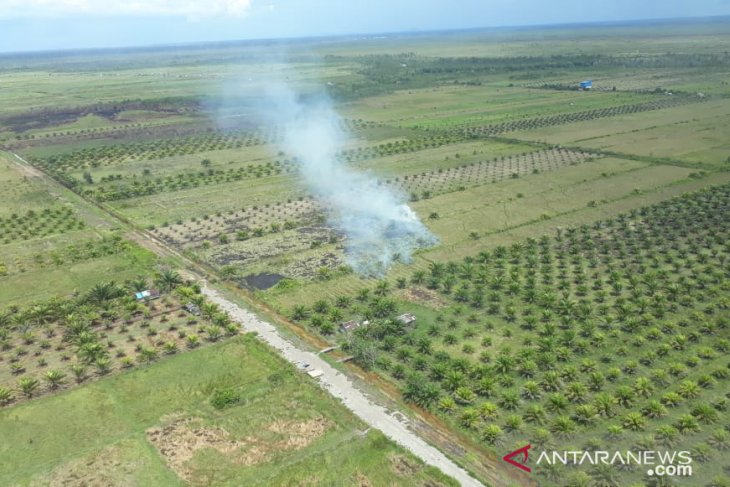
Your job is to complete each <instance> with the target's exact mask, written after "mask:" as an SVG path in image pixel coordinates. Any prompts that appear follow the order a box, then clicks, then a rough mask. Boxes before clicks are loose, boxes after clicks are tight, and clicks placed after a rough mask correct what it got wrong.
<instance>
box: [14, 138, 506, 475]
mask: <svg viewBox="0 0 730 487" xmlns="http://www.w3.org/2000/svg"><path fill="white" fill-rule="evenodd" d="M9 153H10V154H11V155H12V156H13V159H15V161H13V162H15V163H16V165H17V166H18V169H19V170H20V171H23V172H24V173H25V174H28V175H32V176H33V177H36V178H42V179H43V180H44V182H45V183H46V184H48V185H49V186H50V187H51V188H53V191H54V193H55V192H58V193H57V194H58V195H59V196H60V195H61V194H64V193H66V194H68V196H73V197H74V198H72V199H73V200H75V201H74V202H75V203H78V204H79V205H81V206H83V207H82V208H81V209H82V210H84V213H92V214H93V213H94V212H93V211H92V210H91V208H96V209H97V210H101V211H103V212H104V213H105V214H106V216H107V218H108V219H109V220H111V221H113V222H114V223H116V224H118V225H120V226H121V227H122V228H125V229H126V230H128V232H127V238H130V239H132V240H133V241H135V242H137V243H138V244H140V245H141V246H143V247H145V248H147V249H148V250H150V251H152V252H154V253H155V254H157V255H160V256H162V257H169V256H172V257H175V258H177V259H178V260H180V261H182V263H184V264H186V269H185V270H186V271H187V272H188V273H192V275H193V276H194V277H195V278H196V279H199V280H201V281H202V282H203V283H204V284H205V285H204V287H203V289H202V291H203V293H204V294H205V295H206V296H207V297H208V298H209V299H210V300H211V301H213V302H215V303H216V304H218V305H219V306H220V307H221V308H222V309H224V310H225V311H227V312H228V313H230V315H231V316H232V317H233V318H234V319H235V320H236V321H237V322H238V323H240V324H241V326H242V327H243V329H244V330H246V331H250V332H255V333H257V334H258V335H259V337H260V338H261V339H262V340H263V341H264V342H266V343H267V344H268V345H269V346H271V347H273V348H274V349H275V350H277V351H278V352H279V353H280V354H281V355H282V356H283V357H284V358H285V359H286V360H287V361H289V362H291V363H293V364H300V363H302V362H304V363H308V364H310V366H311V368H314V369H318V370H320V371H322V375H321V376H320V377H318V378H317V379H318V381H319V384H320V386H321V387H322V388H323V389H324V390H326V391H327V392H328V393H329V394H331V395H332V396H334V397H336V398H338V399H339V400H340V401H341V402H342V404H343V405H344V406H345V407H347V408H348V409H349V410H350V411H352V412H353V413H354V414H355V415H356V416H357V417H359V418H360V419H361V420H362V421H363V422H365V423H366V424H367V425H368V426H370V427H372V428H376V429H378V430H380V431H381V432H382V433H383V434H385V435H386V436H387V437H388V438H390V439H391V440H393V441H394V442H396V443H397V444H399V445H400V446H402V447H403V448H405V449H406V450H408V451H410V452H411V453H413V454H414V455H415V456H417V457H418V458H420V459H421V460H422V461H423V462H424V463H426V464H427V465H430V466H433V467H435V468H438V469H439V470H441V471H442V472H443V473H445V474H446V475H448V476H450V477H452V478H453V479H455V480H456V481H457V482H459V484H460V485H462V486H464V487H484V484H482V483H481V482H480V481H479V480H477V479H475V478H474V477H472V476H471V475H470V474H469V473H468V472H467V471H466V470H464V469H463V468H461V467H460V466H459V465H457V464H456V463H455V462H453V461H452V460H451V459H449V458H448V457H447V456H446V455H444V454H443V453H442V452H441V451H440V450H438V449H437V448H435V447H433V446H431V445H430V444H429V443H428V442H426V441H425V440H424V439H423V438H422V437H421V436H420V435H419V434H418V433H417V432H416V430H415V429H414V428H413V427H411V426H409V420H408V419H407V418H406V416H405V415H404V414H403V413H401V412H400V411H398V410H389V409H388V408H386V407H384V406H382V405H380V404H378V403H376V401H375V400H373V399H371V398H369V397H368V395H367V394H366V393H365V392H364V391H363V390H362V389H361V388H359V387H358V386H357V385H356V384H355V383H354V382H353V381H352V380H351V379H350V378H349V377H348V376H346V375H345V374H344V373H342V372H340V371H338V370H337V369H335V368H334V367H332V366H331V365H330V364H329V363H328V362H326V361H325V360H323V359H322V358H321V357H319V356H318V355H317V354H316V353H315V352H312V351H308V350H306V349H304V347H300V346H298V345H295V344H294V343H293V342H292V341H290V340H288V339H286V338H284V337H283V336H282V335H281V334H280V333H279V331H278V330H277V328H276V327H275V326H274V325H272V324H271V323H268V322H266V321H264V320H262V319H260V318H259V317H258V316H256V315H255V314H254V313H252V312H251V311H249V310H247V309H244V308H242V307H241V306H239V305H238V304H236V303H233V302H232V301H230V300H229V299H227V298H225V297H224V296H222V295H221V293H220V292H219V290H217V289H214V288H213V287H212V286H210V285H209V284H208V282H207V281H206V280H205V279H204V278H203V277H201V275H205V274H207V272H205V269H203V268H201V266H200V265H198V264H197V263H195V262H192V261H190V260H189V259H187V258H186V257H184V256H183V255H181V254H180V253H179V252H177V251H175V250H173V249H171V248H169V247H168V246H167V245H166V244H164V243H163V242H161V241H159V240H157V239H156V238H154V237H152V236H151V235H149V234H148V233H147V232H145V231H143V230H140V229H138V228H136V227H134V226H133V225H132V224H131V223H130V222H128V221H126V220H125V219H123V218H121V217H120V216H119V215H116V214H115V213H114V212H111V211H109V210H108V209H107V208H105V207H103V206H100V205H96V204H94V203H92V202H89V201H88V200H85V199H82V198H80V197H78V196H77V195H76V194H75V193H73V192H71V190H69V189H68V188H65V187H63V186H62V185H61V184H60V183H58V182H57V181H56V180H55V179H53V178H52V177H51V176H50V175H48V174H47V173H45V172H44V171H42V170H39V169H38V168H36V167H35V166H33V165H32V164H30V163H29V162H28V161H26V160H25V159H23V158H22V157H21V156H19V155H18V154H16V153H14V152H10V151H9ZM49 189H50V188H49ZM69 193H70V194H69ZM97 218H98V217H97ZM414 426H420V427H421V428H422V427H423V426H424V425H423V424H416V425H414ZM419 429H420V428H419ZM489 467H490V469H491V470H497V466H496V465H490V466H489ZM490 481H491V482H493V483H494V484H493V485H495V486H497V487H499V486H500V485H506V483H504V480H501V481H500V476H499V475H495V476H494V478H490Z"/></svg>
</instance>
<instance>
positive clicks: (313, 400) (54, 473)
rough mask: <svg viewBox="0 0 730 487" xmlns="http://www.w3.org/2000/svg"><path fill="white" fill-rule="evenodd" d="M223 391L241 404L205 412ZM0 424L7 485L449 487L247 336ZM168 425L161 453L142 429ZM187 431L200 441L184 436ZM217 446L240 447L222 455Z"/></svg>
mask: <svg viewBox="0 0 730 487" xmlns="http://www.w3.org/2000/svg"><path fill="white" fill-rule="evenodd" d="M201 365H202V366H201ZM222 389H235V390H236V391H239V392H240V394H241V398H242V399H241V403H240V404H238V405H235V406H232V407H229V408H226V409H223V410H217V409H215V408H214V407H212V406H211V404H210V399H211V396H212V395H213V394H214V392H215V391H217V390H222ZM141 397H144V398H145V400H144V401H140V400H139V398H141ZM181 420H192V421H193V423H191V426H190V427H189V428H188V426H187V424H188V423H185V422H181ZM0 422H1V423H2V425H3V428H2V429H3V438H4V441H3V445H2V447H0V458H2V462H0V464H1V465H2V466H1V467H0V478H2V479H3V483H4V484H5V485H47V484H49V483H50V484H56V483H69V482H71V483H76V484H81V483H83V484H87V485H88V484H105V485H160V486H163V485H183V484H184V482H183V481H182V480H181V478H180V475H181V474H182V476H184V477H185V479H186V480H187V481H188V482H189V484H190V485H241V483H245V484H246V485H290V484H291V483H296V482H301V481H303V480H305V481H309V482H312V483H315V484H319V485H332V484H338V483H342V482H344V483H346V484H349V483H357V482H365V481H368V482H372V483H373V485H387V484H390V483H397V484H398V485H422V484H423V483H424V482H432V483H433V484H431V485H452V484H451V483H450V481H449V480H448V479H446V478H444V477H443V476H442V475H440V474H439V473H438V472H434V471H433V470H431V469H430V468H426V467H424V466H423V464H422V463H420V462H419V461H417V460H415V459H414V458H413V457H411V456H409V455H406V454H405V453H403V452H402V451H400V449H399V448H397V447H396V446H395V445H394V444H393V443H391V442H390V441H388V440H387V439H385V438H384V437H383V436H382V435H381V434H380V433H378V432H369V433H363V432H364V431H365V430H366V428H365V426H364V425H363V424H362V423H360V422H358V421H356V420H354V419H353V418H352V416H350V415H349V414H347V413H345V411H344V410H343V408H341V407H339V406H338V405H337V404H336V403H335V402H334V400H333V399H332V398H330V397H329V396H328V395H327V394H326V393H325V392H323V391H321V390H320V389H319V388H318V387H317V386H316V385H314V384H313V383H311V382H309V379H308V378H307V377H306V376H304V375H300V374H299V373H297V372H295V371H294V369H293V368H291V367H289V366H287V365H286V364H285V363H284V362H282V361H281V360H280V359H277V358H275V357H274V356H273V354H271V352H269V351H268V350H267V349H266V348H265V347H263V346H262V345H261V344H259V343H257V341H256V340H255V339H253V338H252V337H240V338H237V339H235V340H232V341H229V342H227V343H225V344H221V345H217V346H214V347H210V348H206V349H204V350H200V351H195V352H190V353H186V354H183V355H180V356H178V357H174V358H171V359H169V360H166V361H164V362H162V363H159V364H155V365H152V366H149V367H144V368H142V369H140V370H136V371H133V372H131V373H127V374H124V375H121V376H117V377H113V378H110V379H108V380H104V381H101V382H97V383H94V384H91V385H88V386H86V387H84V388H81V389H75V390H72V391H68V392H62V393H60V394H57V395H55V396H52V397H47V398H42V399H39V400H37V401H34V402H31V403H26V404H23V405H20V406H18V407H15V408H13V409H9V410H3V411H1V412H0ZM170 424H173V425H175V424H177V425H184V426H182V427H181V429H184V430H185V431H177V430H174V429H173V430H172V431H169V430H168V434H167V435H164V434H163V435H162V436H161V439H160V440H159V443H157V444H159V445H162V444H164V445H166V449H165V453H160V451H158V449H157V448H156V446H155V445H156V444H155V443H153V442H152V441H151V440H150V430H151V429H153V428H160V427H164V426H166V425H170ZM193 427H195V428H197V430H196V431H198V435H203V434H205V432H209V435H210V436H209V437H206V438H208V439H209V443H206V441H205V440H202V441H201V440H198V439H197V437H196V436H195V434H193V433H189V434H185V432H186V431H189V429H192V428H193ZM210 432H212V433H210ZM213 433H215V434H216V436H215V438H213ZM223 439H225V441H228V442H233V443H235V442H239V444H238V446H237V447H236V448H233V447H231V449H228V448H226V449H224V448H223V447H222V446H221V445H222V444H224V443H225V442H224V441H223ZM214 440H220V441H218V442H216V441H214ZM276 445H281V446H278V447H277V446H276ZM186 451H190V455H189V458H187V457H186V456H185V455H186V454H185V452H186ZM178 455H180V456H181V457H183V458H182V459H181V458H178ZM183 460H184V461H183ZM171 465H174V467H172V468H171ZM175 472H177V473H178V475H176V474H175Z"/></svg>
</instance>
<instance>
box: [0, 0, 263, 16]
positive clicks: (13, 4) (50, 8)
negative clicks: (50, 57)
mask: <svg viewBox="0 0 730 487" xmlns="http://www.w3.org/2000/svg"><path fill="white" fill-rule="evenodd" d="M250 9H251V0H132V1H125V0H0V18H34V17H77V16H105V17H108V16H167V17H187V18H189V19H200V18H206V17H244V16H245V15H246V14H247V13H248V11H249V10H250Z"/></svg>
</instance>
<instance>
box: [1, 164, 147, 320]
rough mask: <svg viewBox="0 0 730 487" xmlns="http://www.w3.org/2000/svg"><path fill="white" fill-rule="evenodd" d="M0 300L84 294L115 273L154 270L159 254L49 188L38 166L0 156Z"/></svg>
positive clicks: (17, 301)
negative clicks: (124, 236)
mask: <svg viewBox="0 0 730 487" xmlns="http://www.w3.org/2000/svg"><path fill="white" fill-rule="evenodd" d="M0 164H2V166H0V185H1V186H2V189H3V191H0V202H1V204H0V303H2V305H3V307H5V306H10V305H11V304H13V305H26V304H29V303H32V302H34V301H37V300H44V299H48V298H50V297H52V296H56V295H67V294H70V293H73V292H76V291H78V292H83V291H85V290H87V289H89V288H91V287H92V286H93V285H94V284H96V283H97V282H99V281H101V280H108V279H109V277H110V276H114V278H115V279H118V280H120V281H122V280H125V279H131V278H133V277H136V276H138V275H140V274H146V273H149V272H150V269H151V268H153V267H154V266H155V264H156V262H157V259H156V257H155V256H154V255H153V254H152V253H150V252H148V251H146V250H143V249H142V248H140V247H139V246H137V245H134V244H132V243H131V242H128V241H125V240H124V239H122V238H121V237H120V236H119V235H117V233H116V232H114V231H113V226H112V225H110V224H109V223H108V222H107V221H104V220H100V219H99V217H98V216H97V215H96V214H94V213H92V212H90V211H89V209H88V208H82V207H79V206H77V205H76V204H75V202H74V199H73V198H74V197H75V195H73V194H66V193H65V192H63V191H61V190H59V189H58V188H54V187H51V186H48V185H47V184H45V183H44V182H43V179H42V177H40V176H39V174H38V173H37V172H36V170H35V169H33V168H31V167H29V166H25V165H23V164H20V163H19V162H18V161H16V160H14V159H13V158H12V156H9V155H5V154H2V155H0Z"/></svg>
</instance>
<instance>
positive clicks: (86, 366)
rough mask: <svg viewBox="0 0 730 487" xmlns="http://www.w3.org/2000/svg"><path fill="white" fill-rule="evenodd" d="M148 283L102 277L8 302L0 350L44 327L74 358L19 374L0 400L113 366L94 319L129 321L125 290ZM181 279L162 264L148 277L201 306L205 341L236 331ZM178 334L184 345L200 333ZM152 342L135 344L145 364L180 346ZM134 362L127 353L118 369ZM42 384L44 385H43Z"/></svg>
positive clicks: (132, 306)
mask: <svg viewBox="0 0 730 487" xmlns="http://www.w3.org/2000/svg"><path fill="white" fill-rule="evenodd" d="M149 284H150V283H149V281H148V280H147V279H145V278H137V279H133V280H130V281H128V282H127V283H125V285H123V286H122V285H118V284H116V283H114V282H101V283H98V284H96V285H95V286H93V287H92V288H91V289H89V290H88V291H87V292H85V293H77V294H76V295H75V296H72V297H70V298H53V299H50V300H48V301H45V302H40V303H37V304H35V305H32V306H30V307H28V308H26V309H23V310H21V309H18V308H17V307H11V308H9V309H7V310H4V311H2V312H1V313H0V350H2V351H8V350H11V349H12V347H13V345H12V341H13V337H16V339H17V337H25V338H23V340H24V343H29V344H32V343H35V341H36V338H35V335H34V333H33V332H34V330H37V329H43V330H44V333H45V334H47V336H48V337H53V336H56V335H57V334H60V336H61V343H63V344H65V346H70V347H72V348H73V349H74V350H75V355H76V358H77V361H76V362H75V363H73V364H72V365H71V366H70V367H68V369H67V370H65V371H64V370H60V369H52V370H48V371H46V372H44V373H43V374H42V375H41V376H39V377H32V376H23V377H21V378H20V379H19V380H18V381H17V385H16V387H15V388H11V387H7V386H2V387H0V405H5V404H9V403H11V402H12V401H13V400H14V399H16V398H20V397H25V398H32V397H34V396H35V395H37V394H39V393H41V392H53V391H55V390H57V389H58V388H60V387H61V386H63V385H64V384H68V383H70V382H72V381H70V380H69V378H70V377H73V379H74V381H73V382H75V383H81V382H84V381H85V380H87V379H88V378H89V377H90V374H91V371H92V370H93V371H95V372H96V374H97V375H99V376H104V375H107V374H108V373H110V372H111V371H112V370H114V369H115V367H114V363H113V361H112V359H111V358H110V356H109V347H108V344H107V343H105V341H104V339H103V338H102V337H103V335H100V334H99V333H98V332H97V330H96V327H97V326H98V325H95V323H100V322H103V323H110V322H111V321H112V320H115V319H117V318H118V317H119V316H126V318H124V320H123V323H124V327H125V328H126V327H127V326H129V323H131V322H132V321H131V320H132V318H131V317H132V314H134V313H138V312H140V306H139V304H138V303H136V302H135V300H134V298H130V297H129V295H130V293H132V292H135V291H141V290H145V289H147V288H148V286H149ZM184 284H185V283H184V282H183V280H182V278H181V277H180V275H179V274H178V273H177V272H175V271H174V270H171V269H162V270H161V271H160V272H159V273H158V274H157V275H156V276H155V279H154V282H153V285H154V286H156V287H157V288H158V289H160V290H162V291H163V292H164V293H173V292H174V293H175V294H176V295H177V299H178V300H179V301H180V302H183V303H191V304H194V305H195V306H197V307H198V309H200V313H201V316H202V319H203V320H204V322H205V323H207V324H206V325H204V326H201V328H200V330H201V331H203V333H204V336H205V338H206V339H207V341H209V342H216V341H218V340H220V339H222V338H224V337H225V336H232V335H235V334H237V333H238V332H239V327H238V325H236V324H235V323H233V322H231V320H230V318H229V317H228V315H227V314H226V313H225V312H223V311H222V310H221V309H220V308H219V307H218V306H217V305H215V304H214V303H210V302H207V301H206V300H205V299H204V297H203V296H202V295H201V294H200V293H199V289H198V288H197V286H195V285H193V286H187V285H184ZM105 327H106V325H105ZM107 328H108V327H107ZM179 337H180V338H184V341H183V344H184V346H186V347H187V348H190V349H192V348H196V347H198V346H199V345H200V344H201V343H202V338H201V337H199V336H198V335H197V334H195V333H190V332H182V331H181V332H180V333H179ZM155 343H156V344H155V345H154V346H143V345H139V346H138V347H137V362H139V363H146V364H149V363H151V362H153V361H155V360H157V359H158V358H159V356H161V355H172V354H175V353H177V352H178V351H179V347H178V343H176V342H175V341H168V342H165V343H162V341H160V342H159V343H157V342H155ZM65 346H64V348H65ZM59 350H60V349H59ZM19 353H20V352H19ZM64 355H65V354H64ZM117 357H119V355H117ZM63 360H68V358H65V359H63ZM133 364H134V362H133V360H132V359H131V358H128V357H126V356H123V357H122V359H121V360H120V362H119V365H120V366H121V368H128V367H131V366H132V365H133ZM43 383H46V385H47V386H46V387H43Z"/></svg>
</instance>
